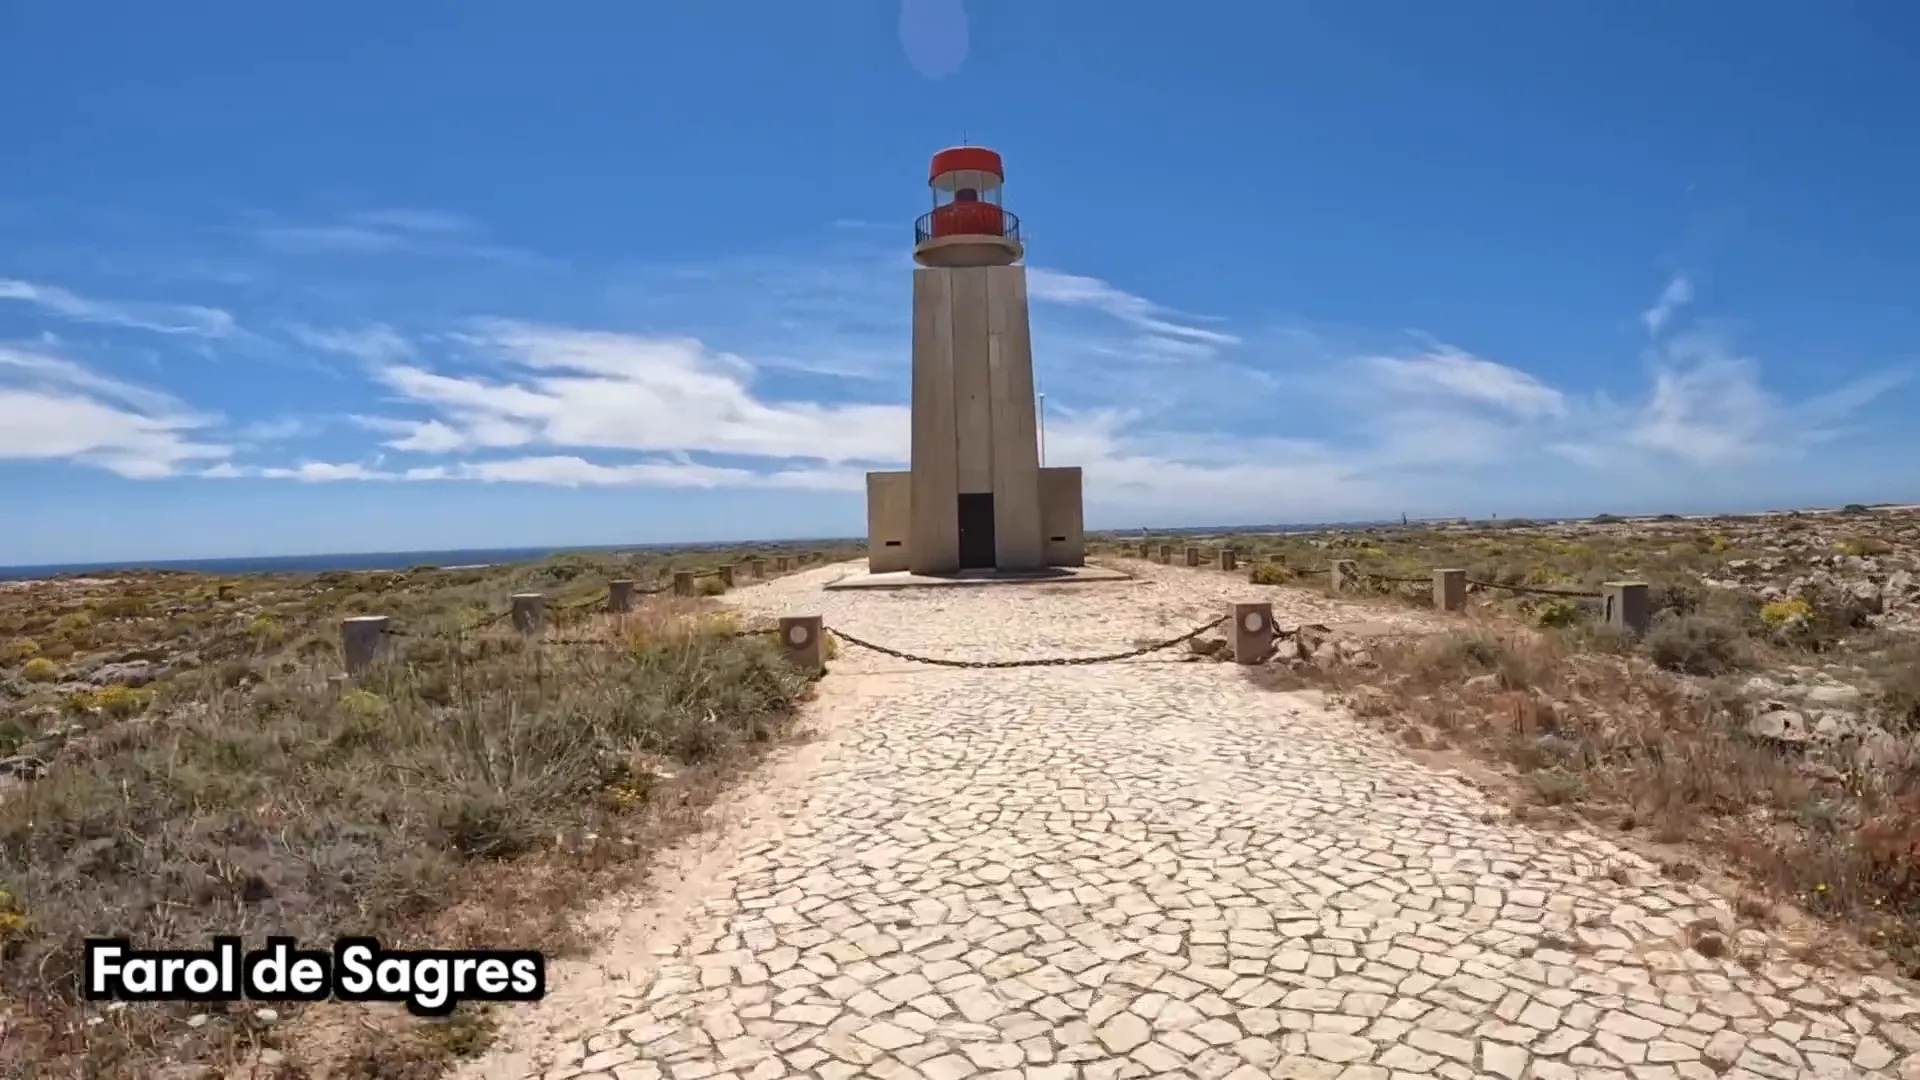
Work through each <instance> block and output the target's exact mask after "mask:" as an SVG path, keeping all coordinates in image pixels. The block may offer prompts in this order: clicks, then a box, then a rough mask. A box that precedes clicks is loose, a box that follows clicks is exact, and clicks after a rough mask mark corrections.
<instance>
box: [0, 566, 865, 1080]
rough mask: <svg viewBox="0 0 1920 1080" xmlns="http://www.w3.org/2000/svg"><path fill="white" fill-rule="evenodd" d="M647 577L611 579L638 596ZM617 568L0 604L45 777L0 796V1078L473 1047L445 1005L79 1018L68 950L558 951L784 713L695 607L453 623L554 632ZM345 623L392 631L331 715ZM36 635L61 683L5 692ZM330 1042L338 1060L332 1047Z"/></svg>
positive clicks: (479, 1025) (369, 1067)
mask: <svg viewBox="0 0 1920 1080" xmlns="http://www.w3.org/2000/svg"><path fill="white" fill-rule="evenodd" d="M835 554H836V555H838V554H840V553H838V552H836V553H835ZM709 557H710V556H709ZM674 562H675V560H673V559H671V558H663V559H659V560H657V564H658V565H653V566H647V567H643V568H641V569H642V570H651V571H654V572H653V573H645V574H644V576H642V575H640V574H635V575H634V576H640V577H641V584H642V587H647V585H648V584H649V583H650V582H651V581H654V580H664V578H663V577H661V576H660V575H661V574H664V573H666V572H670V570H671V568H672V566H673V564H674ZM635 569H636V568H635V567H634V566H633V565H632V563H630V562H623V561H620V560H603V561H597V562H596V561H594V560H591V559H582V558H577V557H576V558H566V557H563V558H561V559H557V560H551V561H549V562H547V563H542V564H535V565H532V566H523V567H502V568H497V569H491V570H486V571H469V572H445V571H432V570H417V571H413V572H409V573H407V574H402V575H372V574H348V575H319V576H314V577H301V578H276V579H249V580H245V581H240V582H236V583H234V588H233V590H232V592H233V597H234V598H233V599H232V600H230V601H219V600H218V599H217V590H216V589H215V588H214V587H213V583H211V582H208V581H206V580H204V579H199V578H193V577H187V576H183V575H168V576H143V577H140V578H138V579H134V581H133V582H132V583H131V584H130V585H128V584H123V585H122V586H120V587H118V588H116V589H112V590H107V589H92V588H86V587H76V586H60V585H58V584H55V585H48V586H35V587H33V588H31V589H17V588H16V589H12V590H8V591H6V592H4V593H0V628H4V629H0V641H5V640H6V637H5V633H4V630H8V629H10V630H14V631H15V633H16V640H19V639H24V638H27V637H29V636H30V637H32V638H33V639H34V643H35V647H34V648H33V649H32V650H28V649H25V648H23V647H19V646H15V647H14V649H13V653H14V654H15V655H16V657H17V659H16V661H15V663H16V667H15V668H14V669H13V675H12V676H11V677H10V678H8V679H7V680H6V681H5V682H4V683H0V686H3V687H4V696H0V704H3V705H4V706H5V708H6V717H7V719H6V721H5V723H4V725H0V738H4V739H6V740H7V741H8V743H9V744H10V745H11V746H12V747H14V748H20V749H24V750H26V751H28V752H29V753H31V754H33V755H35V756H36V757H37V758H40V759H43V760H44V761H45V763H46V769H45V775H44V776H42V777H40V778H39V779H35V780H31V781H29V782H22V783H17V784H16V785H15V786H13V787H12V788H11V789H10V790H5V791H4V793H0V889H3V890H4V897H0V939H3V940H4V954H0V993H4V995H5V997H6V1001H7V1005H8V1009H9V1012H10V1014H11V1022H10V1026H9V1030H8V1033H7V1037H6V1039H5V1040H4V1042H0V1073H7V1072H14V1073H17V1074H21V1075H32V1074H39V1075H88V1076H117V1075H129V1076H130V1075H150V1074H152V1072H153V1071H154V1070H155V1069H157V1068H158V1067H159V1066H160V1065H161V1064H162V1063H165V1062H201V1063H210V1064H213V1065H216V1066H232V1065H234V1064H235V1063H237V1062H241V1061H245V1060H258V1057H257V1054H258V1051H259V1050H260V1049H262V1048H266V1049H268V1050H269V1051H270V1053H269V1054H268V1055H267V1060H269V1061H276V1060H277V1061H280V1062H282V1064H281V1065H280V1068H281V1069H282V1071H283V1072H286V1073H287V1074H288V1075H299V1074H300V1070H301V1069H302V1068H304V1067H305V1066H306V1065H308V1064H320V1062H318V1061H308V1060H303V1059H312V1058H314V1057H315V1056H316V1055H319V1056H323V1057H328V1058H331V1059H332V1060H331V1061H330V1062H328V1063H330V1064H333V1065H335V1066H341V1065H345V1066H346V1067H347V1070H346V1075H357V1076H366V1077H388V1076H423V1077H424V1076H429V1075H433V1074H434V1073H436V1072H437V1071H438V1070H439V1069H440V1068H441V1067H442V1066H443V1065H444V1064H445V1062H446V1060H447V1059H448V1058H449V1057H451V1056H454V1055H457V1054H459V1053H463V1052H468V1051H471V1050H473V1049H475V1048H476V1047H478V1046H480V1045H483V1044H484V1041H485V1030H486V1025H485V1023H484V1019H483V1018H482V1017H480V1016H478V1015H477V1014H474V1013H471V1012H469V1011H466V1010H463V1011H462V1012H461V1013H459V1014H456V1016H457V1019H456V1020H454V1021H452V1022H443V1023H419V1022H413V1021H410V1020H407V1019H406V1018H405V1017H403V1016H380V1017H379V1018H378V1020H377V1022H374V1023H372V1024H371V1025H368V1024H365V1023H363V1022H362V1021H364V1020H365V1019H366V1017H364V1016H362V1017H360V1018H359V1019H356V1020H354V1021H352V1022H350V1023H345V1024H341V1023H340V1022H338V1021H337V1020H336V1021H329V1020H327V1019H326V1017H327V1015H328V1014H329V1012H330V1011H332V1012H333V1013H334V1014H335V1015H336V1016H337V1013H338V1010H341V1009H345V1008H347V1007H346V1006H326V1007H318V1008H314V1009H309V1010H306V1012H305V1014H302V1013H300V1012H299V1011H298V1010H296V1009H293V1008H291V1007H281V1008H279V1009H278V1010H277V1011H278V1012H279V1013H280V1014H281V1015H280V1018H279V1020H278V1021H277V1022H276V1023H274V1024H272V1025H265V1024H262V1023H260V1022H259V1021H258V1020H257V1019H255V1018H253V1017H251V1016H250V1015H249V1014H246V1013H243V1012H239V1011H232V1012H223V1011H219V1010H216V1009H214V1008H213V1007H209V1006H200V1007H199V1008H198V1010H197V1011H200V1012H207V1013H212V1014H213V1016H212V1018H211V1021H210V1022H201V1023H199V1024H198V1026H188V1025H187V1024H186V1023H185V1022H184V1021H185V1020H186V1018H187V1017H188V1015H189V1014H190V1013H192V1012H194V1011H196V1010H195V1009H193V1008H190V1007H178V1008H176V1007H169V1006H133V1007H128V1008H126V1009H120V1010H113V1011H109V1012H107V1013H105V1014H104V1022H93V1023H87V1022H85V1017H86V1015H87V1010H85V1009H84V1008H83V1006H82V1004H81V1003H80V1002H79V1001H78V988H79V983H78V978H77V976H78V971H79V967H78V965H79V956H80V942H81V940H82V939H83V938H86V937H91V936H101V935H106V934H113V935H125V936H129V937H131V938H132V939H134V941H135V942H136V943H138V944H140V945H143V946H148V947H164V946H168V945H174V946H182V947H205V945H206V943H207V939H208V938H209V937H210V936H212V935H213V934H216V933H218V934H240V935H243V936H244V937H246V938H247V939H248V941H249V943H250V944H253V943H257V942H258V940H259V939H261V938H264V937H266V936H268V935H272V934H290V935H293V936H296V937H299V938H302V939H306V940H313V941H330V940H331V939H333V938H335V937H338V936H342V935H345V934H350V933H351V934H358V933H366V934H371V935H373V936H377V937H379V938H381V939H382V941H383V942H391V943H394V944H399V945H407V944H412V945H416V946H419V945H432V946H435V947H443V948H453V947H482V946H484V947H512V948H528V947H531V948H540V949H543V950H546V951H548V952H550V953H552V952H564V951H566V950H568V949H569V948H571V947H573V946H575V945H576V944H578V943H577V942H576V941H575V940H574V938H573V931H572V927H571V925H570V922H569V920H568V918H567V915H568V913H569V910H570V909H571V908H572V907H573V905H575V904H576V903H577V902H578V901H579V900H580V899H581V898H582V897H583V896H585V895H589V894H590V893H591V892H592V891H593V889H594V888H596V887H598V886H600V885H604V884H605V883H606V882H607V881H608V880H610V879H611V878H613V877H616V876H619V875H622V874H625V873H629V872H631V870H632V868H633V865H634V863H635V861H636V856H638V855H640V854H642V853H644V852H645V851H646V850H647V849H648V847H649V846H651V845H652V844H655V843H657V842H658V841H659V840H661V839H662V838H663V837H665V836H668V835H671V834H672V833H673V832H674V831H676V830H677V829H680V828H684V827H685V826H686V825H687V824H689V823H690V821H691V820H692V818H693V816H694V815H693V814H692V813H690V811H695V810H697V808H698V806H699V805H700V804H701V803H702V802H703V801H704V800H706V799H707V798H709V797H710V796H711V795H712V794H713V793H714V791H716V790H717V786H718V784H717V782H718V781H719V780H722V779H724V778H725V777H726V776H727V775H729V774H730V772H731V771H732V770H733V769H734V768H736V767H737V766H738V765H740V764H742V763H744V762H746V761H750V760H751V759H752V757H753V755H754V752H755V751H756V750H757V749H759V748H761V747H763V746H765V745H767V744H768V743H770V742H771V741H772V740H774V739H776V738H778V737H779V736H780V735H781V733H782V732H783V731H784V730H785V727H786V725H787V722H788V720H789V718H790V716H791V715H792V709H793V705H794V703H795V702H796V701H798V700H799V699H801V698H802V697H803V696H804V695H805V694H806V693H807V692H808V684H807V682H806V680H805V679H804V678H802V677H800V676H799V675H797V674H796V673H795V672H794V671H793V670H792V669H790V668H789V667H788V666H787V665H786V664H785V663H784V662H783V661H782V660H781V659H780V658H779V656H778V654H777V652H776V649H775V646H774V645H773V643H772V642H771V641H770V640H768V639H766V638H763V637H734V636H731V635H730V634H729V632H728V631H729V630H730V624H728V623H727V621H726V620H725V619H724V618H721V619H715V618H711V617H709V616H706V615H705V614H703V613H702V609H701V608H700V607H699V605H701V604H703V603H705V602H704V601H699V600H688V601H668V600H666V599H664V598H661V599H658V600H655V601H654V602H652V603H649V604H646V605H644V606H643V607H642V608H641V609H640V611H639V612H637V613H636V614H634V615H632V616H628V617H625V618H622V619H619V620H617V621H616V620H614V619H613V618H611V617H607V616H601V615H595V616H587V615H584V614H582V615H579V616H576V617H574V618H573V619H572V620H571V621H568V624H567V625H565V626H563V627H561V628H559V629H558V630H557V634H563V635H565V636H567V637H569V638H594V639H600V640H605V641H606V642H607V644H604V645H587V646H552V645H549V646H540V647H535V646H530V645H528V644H526V643H525V642H523V641H521V640H520V639H518V638H516V637H514V636H512V635H511V634H508V633H505V632H504V628H497V629H495V630H491V631H488V632H486V633H475V632H472V631H467V630H465V629H464V628H466V627H470V626H472V625H473V624H474V623H475V622H477V621H479V619H478V613H479V611H480V610H482V609H486V610H498V609H499V608H501V607H503V606H504V598H505V596H506V594H507V593H509V592H512V591H519V590H521V589H524V588H528V587H537V588H542V589H544V590H546V591H548V592H549V594H550V596H551V597H552V602H553V603H554V604H555V605H556V607H558V606H559V605H561V604H565V603H568V602H575V601H577V600H578V599H580V598H588V599H590V598H591V597H593V596H594V595H595V594H597V593H600V592H601V591H602V590H604V582H605V581H606V580H607V578H609V577H612V576H626V575H629V574H634V571H635ZM210 611H211V613H212V614H213V615H214V616H215V617H213V618H205V619H196V620H195V625H194V626H193V627H192V628H191V629H183V628H182V627H181V626H180V625H179V623H180V622H181V620H182V619H183V618H187V617H191V616H203V615H205V614H208V613H209V612H210ZM349 611H359V612H367V611H377V612H391V613H394V614H396V615H398V616H399V617H400V618H399V621H400V623H401V625H402V626H404V627H405V628H406V629H407V631H408V636H405V637H401V638H397V639H395V641H396V642H397V644H398V646H399V648H398V652H397V655H396V656H395V658H394V660H393V662H391V663H389V664H387V665H385V666H384V667H382V668H381V669H380V670H378V671H377V672H375V673H374V674H372V675H371V676H369V677H368V678H367V679H366V680H364V681H363V683H362V685H360V686H358V687H356V688H353V689H350V690H347V691H346V692H345V693H337V692H336V691H335V690H333V689H330V687H329V685H328V683H327V680H326V676H327V674H328V673H329V672H331V671H335V670H337V660H336V659H335V658H334V657H333V656H332V652H333V647H332V644H331V642H330V640H329V636H328V634H327V631H328V629H329V628H330V626H331V624H332V621H333V619H334V618H335V617H336V616H338V615H339V614H343V613H347V612H349ZM76 614H81V615H85V616H86V619H85V621H84V623H83V622H82V620H81V619H78V618H73V617H72V616H74V615H76ZM562 619H564V616H563V617H562ZM49 641H52V642H56V643H57V645H56V648H55V650H54V651H55V652H57V653H60V652H63V653H64V657H63V659H62V660H59V661H50V662H53V663H58V664H61V665H62V670H61V671H60V672H59V673H57V674H56V677H55V678H54V679H52V680H48V681H46V682H40V683H35V682H31V681H30V679H31V676H29V675H27V674H26V672H25V670H24V669H25V667H26V665H27V664H29V663H31V662H32V661H33V660H40V659H47V655H48V654H47V649H46V644H47V643H48V642H49ZM59 646H65V648H60V647H59ZM130 653H138V654H139V656H138V657H136V658H135V659H149V660H150V661H151V662H152V663H153V664H154V665H155V667H156V669H160V668H170V669H172V670H170V671H169V672H168V673H167V674H165V676H164V677H163V678H161V679H159V680H158V681H156V682H153V683H150V684H148V685H144V686H141V687H138V688H132V687H126V686H121V685H114V684H109V685H106V686H90V685H87V684H82V683H79V682H77V681H73V680H75V679H76V678H77V677H79V676H82V675H84V674H85V673H86V672H88V671H89V670H90V669H91V670H94V671H99V670H112V669H101V668H100V664H101V663H104V662H115V663H122V664H124V663H126V662H127V661H128V654H130ZM193 653H198V654H199V656H198V657H197V658H196V657H193V656H191V654H193ZM329 1025H331V1026H332V1029H333V1030H334V1036H337V1035H338V1032H339V1031H347V1032H350V1033H352V1037H350V1038H344V1039H343V1038H339V1037H334V1036H328V1035H327V1034H326V1029H328V1027H329ZM9 1055H10V1056H9ZM263 1075H266V1074H263ZM335 1075H340V1073H338V1072H336V1073H335Z"/></svg>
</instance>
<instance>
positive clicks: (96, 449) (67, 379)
mask: <svg viewBox="0 0 1920 1080" xmlns="http://www.w3.org/2000/svg"><path fill="white" fill-rule="evenodd" d="M215 422H216V421H215V419H214V418H211V417H206V416H201V415H198V414H195V413H193V412H192V411H190V410H188V409H187V408H186V407H185V406H184V405H182V404H180V403H179V402H177V401H175V400H174V399H173V398H172V397H170V396H169V395H167V394H165V393H162V392H160V391H158V390H152V389H149V388H146V387H140V386H135V385H133V384H131V383H127V382H123V381H121V380H118V379H113V378H110V377H108V376H105V375H101V374H99V373H97V372H94V371H92V370H90V369H88V368H86V367H84V366H82V365H80V364H77V363H74V362H73V361H71V360H67V359H64V358H61V357H57V356H49V355H46V354H44V353H39V352H33V351H28V350H23V349H17V348H11V347H0V460H9V459H11V460H28V461H51V460H67V461H74V462H77V463H80V464H83V465H90V466H94V467H96V468H102V469H107V470H109V471H112V472H115V473H118V474H119V475H121V476H125V477H128V478H132V479H154V478H158V477H163V476H171V475H174V474H175V473H177V472H178V471H179V470H180V468H181V467H182V466H183V465H184V464H187V463H190V462H198V461H206V460H213V459H219V458H223V457H225V456H227V455H228V454H229V453H230V452H231V451H230V450H229V448H228V447H226V446H222V445H218V444H215V443H211V442H200V441H196V438H195V433H196V432H199V431H203V430H204V429H207V428H210V427H212V426H213V425H214V424H215Z"/></svg>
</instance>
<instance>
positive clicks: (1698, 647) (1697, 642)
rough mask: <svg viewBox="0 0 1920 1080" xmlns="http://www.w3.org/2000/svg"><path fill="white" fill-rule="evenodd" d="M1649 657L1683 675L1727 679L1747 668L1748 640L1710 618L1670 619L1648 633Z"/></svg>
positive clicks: (1660, 620)
mask: <svg viewBox="0 0 1920 1080" xmlns="http://www.w3.org/2000/svg"><path fill="white" fill-rule="evenodd" d="M1646 646H1647V655H1648V657H1649V658H1650V659H1652V661H1653V662H1654V663H1655V664H1657V665H1659V666H1660V667H1663V668H1665V669H1666V670H1668V671H1676V672H1679V673H1681V674H1683V675H1724V674H1726V673H1727V672H1730V671H1735V670H1738V669H1739V668H1741V667H1744V666H1745V665H1746V663H1747V661H1748V659H1749V655H1750V653H1749V649H1748V645H1747V640H1746V638H1745V637H1743V636H1742V635H1741V633H1740V630H1739V628H1738V627H1736V626H1734V625H1733V624H1731V623H1729V622H1726V621H1725V620H1722V619H1716V618H1713V617H1711V616H1706V615H1666V616H1662V617H1660V618H1658V619H1655V620H1654V624H1653V627H1652V629H1650V630H1649V631H1648V632H1647V638H1646Z"/></svg>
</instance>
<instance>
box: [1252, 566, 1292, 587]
mask: <svg viewBox="0 0 1920 1080" xmlns="http://www.w3.org/2000/svg"><path fill="white" fill-rule="evenodd" d="M1292 577H1293V575H1292V574H1291V573H1290V572H1289V571H1288V570H1287V568H1286V566H1285V565H1283V564H1281V563H1276V562H1263V563H1255V564H1254V565H1253V568H1252V569H1251V570H1248V571H1247V580H1248V581H1250V582H1252V583H1253V584H1255V585H1285V584H1286V583H1287V582H1288V581H1289V580H1291V579H1292Z"/></svg>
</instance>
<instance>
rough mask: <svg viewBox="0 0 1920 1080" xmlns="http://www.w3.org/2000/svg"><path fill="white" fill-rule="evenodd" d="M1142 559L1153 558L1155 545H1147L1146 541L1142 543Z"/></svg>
mask: <svg viewBox="0 0 1920 1080" xmlns="http://www.w3.org/2000/svg"><path fill="white" fill-rule="evenodd" d="M1140 557H1141V558H1143V559H1151V558H1153V545H1152V544H1149V543H1147V542H1146V541H1145V540H1142V541H1140Z"/></svg>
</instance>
